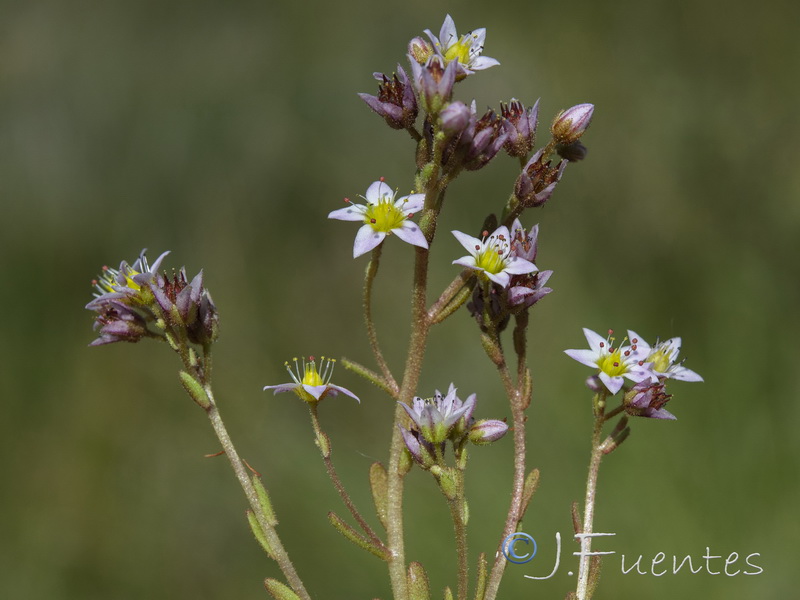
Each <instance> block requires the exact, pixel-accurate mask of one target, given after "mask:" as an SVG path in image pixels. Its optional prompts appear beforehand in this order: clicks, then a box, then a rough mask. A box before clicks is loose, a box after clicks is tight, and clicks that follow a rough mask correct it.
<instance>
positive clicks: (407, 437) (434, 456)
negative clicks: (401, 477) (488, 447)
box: [400, 383, 508, 469]
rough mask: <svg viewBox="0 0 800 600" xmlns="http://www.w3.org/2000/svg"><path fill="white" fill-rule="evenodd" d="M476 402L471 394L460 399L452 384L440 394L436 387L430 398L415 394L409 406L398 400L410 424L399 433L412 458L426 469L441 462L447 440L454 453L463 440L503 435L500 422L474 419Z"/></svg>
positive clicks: (485, 441)
mask: <svg viewBox="0 0 800 600" xmlns="http://www.w3.org/2000/svg"><path fill="white" fill-rule="evenodd" d="M476 402H477V400H476V395H475V394H470V396H469V397H467V399H466V400H464V401H462V400H461V399H460V398H459V397H458V396H457V395H456V388H455V386H454V385H453V384H452V383H451V384H450V388H449V389H448V390H447V394H446V395H444V396H443V395H442V394H441V392H439V390H436V394H435V395H434V396H433V398H420V397H415V398H414V400H413V402H412V404H411V406H408V405H407V404H404V403H402V402H401V403H400V406H402V407H403V408H404V409H405V411H406V413H408V416H409V417H410V418H411V423H412V425H411V428H410V429H406V428H404V427H400V433H401V434H402V435H403V440H404V441H405V444H406V448H408V451H409V452H410V453H411V456H412V458H413V459H414V460H415V461H416V462H417V463H418V464H420V465H421V466H422V467H423V468H426V469H429V468H430V467H431V466H433V465H434V464H440V463H441V462H442V460H443V458H444V447H445V443H446V442H447V441H448V440H449V441H450V442H452V444H453V447H454V448H455V449H456V452H460V449H461V448H462V447H463V445H464V444H465V443H466V442H467V441H470V442H472V443H473V444H478V445H482V444H489V443H491V442H494V441H496V440H499V439H500V438H501V437H503V436H504V435H505V433H506V431H508V425H506V423H505V422H504V421H498V420H496V419H484V420H481V421H475V419H474V418H473V417H472V413H473V412H474V411H475V404H476Z"/></svg>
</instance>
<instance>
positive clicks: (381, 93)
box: [358, 65, 419, 129]
mask: <svg viewBox="0 0 800 600" xmlns="http://www.w3.org/2000/svg"><path fill="white" fill-rule="evenodd" d="M375 79H377V80H378V81H380V82H381V83H380V85H379V86H378V95H377V96H371V95H370V94H359V95H358V96H359V97H360V98H361V99H362V100H363V101H364V102H366V103H367V106H369V107H370V108H371V109H372V110H374V111H375V112H376V113H377V114H379V115H380V116H381V117H383V118H384V120H385V121H386V123H387V124H388V125H389V127H391V128H392V129H407V128H409V127H412V126H413V125H414V122H415V121H416V120H417V114H418V113H419V109H418V108H417V98H416V95H415V94H414V88H413V87H412V86H411V83H410V82H409V80H408V76H407V75H406V72H405V71H404V70H403V68H402V67H401V66H400V65H398V66H397V73H396V74H395V75H393V76H392V78H391V79H389V78H388V77H387V76H386V75H384V74H383V73H375Z"/></svg>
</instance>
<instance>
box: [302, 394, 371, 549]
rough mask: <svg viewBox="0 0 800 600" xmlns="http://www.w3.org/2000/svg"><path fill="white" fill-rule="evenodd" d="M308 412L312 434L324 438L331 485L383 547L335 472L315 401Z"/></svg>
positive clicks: (364, 528)
mask: <svg viewBox="0 0 800 600" xmlns="http://www.w3.org/2000/svg"><path fill="white" fill-rule="evenodd" d="M308 408H309V412H310V413H311V424H312V425H313V427H314V434H315V435H316V437H317V439H318V440H324V442H320V443H319V446H320V451H321V453H322V460H323V462H324V463H325V469H326V470H327V471H328V477H330V479H331V482H332V483H333V487H335V488H336V491H337V492H338V493H339V496H340V497H341V499H342V502H344V505H345V506H346V507H347V510H349V511H350V514H351V515H353V518H354V519H355V520H356V522H358V524H359V526H360V527H361V529H362V530H363V531H364V533H366V534H367V535H368V536H369V538H370V539H371V540H372V541H373V542H374V543H375V544H376V545H377V546H379V547H381V548H382V547H384V544H383V542H382V541H381V539H380V538H379V537H378V535H377V534H376V533H375V532H374V531H373V530H372V528H371V527H370V526H369V524H368V523H367V522H366V521H365V520H364V517H362V516H361V513H360V512H359V511H358V509H357V508H356V505H355V504H354V503H353V500H352V499H351V498H350V494H348V493H347V490H346V489H345V487H344V484H343V483H342V480H341V479H339V474H338V473H337V472H336V468H335V467H334V466H333V460H332V459H331V454H332V451H331V444H330V438H328V436H327V434H326V433H325V432H324V431H323V430H322V426H321V425H320V422H319V415H318V414H317V403H316V402H314V403H312V404H309V405H308Z"/></svg>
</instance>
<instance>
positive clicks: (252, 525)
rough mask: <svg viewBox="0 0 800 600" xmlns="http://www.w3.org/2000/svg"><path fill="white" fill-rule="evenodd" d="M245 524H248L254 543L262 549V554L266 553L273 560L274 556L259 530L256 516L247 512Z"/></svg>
mask: <svg viewBox="0 0 800 600" xmlns="http://www.w3.org/2000/svg"><path fill="white" fill-rule="evenodd" d="M247 522H248V523H250V531H252V532H253V535H254V536H255V538H256V541H257V542H258V543H259V544H260V545H261V547H262V548H263V549H264V552H266V553H267V556H269V557H270V558H271V559H273V560H275V555H274V554H273V552H272V548H271V547H270V545H269V541H267V536H266V535H265V534H264V531H263V530H262V529H261V524H260V523H259V522H258V519H257V518H256V515H255V514H254V513H253V511H252V510H248V511H247Z"/></svg>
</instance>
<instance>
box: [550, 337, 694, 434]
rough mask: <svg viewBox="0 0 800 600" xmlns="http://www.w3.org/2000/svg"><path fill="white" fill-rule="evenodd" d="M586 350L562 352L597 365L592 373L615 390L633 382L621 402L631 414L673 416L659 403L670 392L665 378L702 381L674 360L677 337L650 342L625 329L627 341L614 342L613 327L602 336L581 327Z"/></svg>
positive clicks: (668, 417)
mask: <svg viewBox="0 0 800 600" xmlns="http://www.w3.org/2000/svg"><path fill="white" fill-rule="evenodd" d="M583 333H584V335H585V336H586V341H587V342H589V349H588V350H565V352H566V354H567V355H568V356H569V357H571V358H573V359H575V360H577V361H578V362H580V363H581V364H584V365H586V366H589V367H593V368H596V369H598V372H597V375H596V377H597V378H598V379H599V380H600V382H602V384H603V386H605V388H606V389H607V390H608V391H609V392H611V393H612V394H616V393H617V392H618V391H619V390H620V389H622V387H623V385H624V380H625V379H629V380H630V381H632V382H633V383H634V385H633V386H632V387H631V388H630V389H629V390H626V393H625V396H624V399H623V405H624V408H625V411H626V412H627V413H628V414H630V415H633V416H640V417H650V418H656V419H674V418H675V417H674V416H673V415H672V414H671V413H669V412H668V411H666V410H664V409H663V406H664V405H665V404H666V403H667V402H668V401H669V399H670V398H671V395H669V394H667V393H666V391H665V384H666V380H667V379H677V380H680V381H703V378H702V377H701V376H700V375H698V374H697V373H695V372H694V371H692V370H691V369H687V368H686V367H684V366H683V361H680V362H679V361H678V354H679V353H680V348H681V338H671V339H669V340H667V341H665V342H657V343H656V345H655V346H650V345H649V344H648V343H647V342H645V341H644V340H643V339H642V338H641V336H639V334H637V333H636V332H634V331H630V330H628V337H627V338H626V340H625V341H629V342H630V344H629V345H619V346H616V347H615V346H614V342H615V339H614V338H613V337H612V335H613V331H610V330H609V332H608V337H606V338H603V337H602V336H600V335H599V334H597V333H595V332H594V331H592V330H591V329H585V328H584V330H583Z"/></svg>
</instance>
